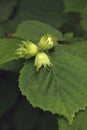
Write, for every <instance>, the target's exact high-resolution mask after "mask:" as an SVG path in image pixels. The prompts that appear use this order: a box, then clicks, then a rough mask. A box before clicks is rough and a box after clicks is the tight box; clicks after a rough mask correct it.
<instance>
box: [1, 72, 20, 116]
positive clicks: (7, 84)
mask: <svg viewBox="0 0 87 130" xmlns="http://www.w3.org/2000/svg"><path fill="white" fill-rule="evenodd" d="M17 78H18V76H17V75H16V74H15V73H12V72H6V71H5V72H4V71H0V117H1V116H2V115H3V114H4V113H5V112H7V111H8V110H9V109H11V108H12V107H13V106H14V105H15V103H16V100H17V97H18V94H19V92H18V89H17Z"/></svg>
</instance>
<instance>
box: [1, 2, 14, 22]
mask: <svg viewBox="0 0 87 130" xmlns="http://www.w3.org/2000/svg"><path fill="white" fill-rule="evenodd" d="M15 6H16V0H8V1H6V0H2V1H0V22H1V21H5V20H7V19H8V18H9V17H10V15H11V14H12V11H13V9H14V7H15Z"/></svg>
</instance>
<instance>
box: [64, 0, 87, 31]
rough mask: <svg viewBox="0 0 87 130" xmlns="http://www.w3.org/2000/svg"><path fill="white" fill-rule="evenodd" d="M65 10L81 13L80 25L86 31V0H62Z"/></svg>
mask: <svg viewBox="0 0 87 130" xmlns="http://www.w3.org/2000/svg"><path fill="white" fill-rule="evenodd" d="M63 1H64V4H65V12H77V13H81V25H82V27H83V29H84V30H85V31H87V0H70V1H68V0H63Z"/></svg>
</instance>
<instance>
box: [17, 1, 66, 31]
mask: <svg viewBox="0 0 87 130" xmlns="http://www.w3.org/2000/svg"><path fill="white" fill-rule="evenodd" d="M18 4H19V5H18V7H19V8H18V13H17V19H21V20H22V21H23V20H32V19H33V20H38V21H41V22H46V23H48V24H50V25H52V26H53V27H56V28H58V27H60V26H61V25H62V24H64V23H65V22H66V21H67V15H66V14H65V13H64V11H63V10H64V5H63V1H61V0H54V1H52V0H44V1H43V2H42V0H38V1H37V2H36V0H26V2H25V0H21V1H19V3H18Z"/></svg>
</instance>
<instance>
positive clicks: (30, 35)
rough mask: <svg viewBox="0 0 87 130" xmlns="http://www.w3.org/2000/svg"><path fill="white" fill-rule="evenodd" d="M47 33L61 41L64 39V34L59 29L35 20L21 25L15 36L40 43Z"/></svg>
mask: <svg viewBox="0 0 87 130" xmlns="http://www.w3.org/2000/svg"><path fill="white" fill-rule="evenodd" d="M46 33H51V34H54V35H55V36H56V37H57V38H58V39H59V40H60V39H62V34H61V32H60V31H58V30H57V29H55V28H53V27H51V26H50V25H48V24H46V23H42V22H39V21H33V20H32V21H24V22H23V23H22V24H20V25H19V27H18V29H17V32H16V33H15V34H14V36H16V37H19V38H22V39H26V40H31V41H34V42H39V40H40V38H41V37H42V36H43V35H44V34H46Z"/></svg>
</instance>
